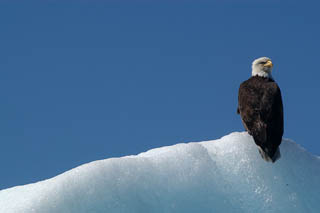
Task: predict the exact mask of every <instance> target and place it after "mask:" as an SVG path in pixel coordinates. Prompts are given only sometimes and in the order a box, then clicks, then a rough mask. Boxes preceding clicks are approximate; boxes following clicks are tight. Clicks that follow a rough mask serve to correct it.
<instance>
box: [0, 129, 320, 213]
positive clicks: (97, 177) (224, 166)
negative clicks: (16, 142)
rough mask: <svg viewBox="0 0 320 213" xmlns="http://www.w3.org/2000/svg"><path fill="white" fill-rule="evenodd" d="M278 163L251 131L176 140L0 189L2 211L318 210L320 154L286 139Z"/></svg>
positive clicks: (38, 212)
mask: <svg viewBox="0 0 320 213" xmlns="http://www.w3.org/2000/svg"><path fill="white" fill-rule="evenodd" d="M280 150H281V158H280V159H279V160H278V161H277V162H276V163H274V164H273V163H268V162H265V161H264V160H262V158H261V157H260V155H259V153H258V150H257V147H256V146H255V144H254V142H253V140H252V138H251V137H250V136H249V135H248V134H247V133H245V132H241V133H239V132H235V133H231V134H230V135H227V136H225V137H223V138H221V139H218V140H214V141H206V142H197V143H186V144H184V143H182V144H177V145H174V146H168V147H162V148H157V149H153V150H150V151H147V152H145V153H141V154H139V155H137V156H126V157H122V158H111V159H106V160H100V161H94V162H91V163H88V164H85V165H81V166H79V167H77V168H75V169H72V170H69V171H67V172H65V173H63V174H61V175H58V176H56V177H53V178H51V179H48V180H45V181H41V182H38V183H34V184H29V185H24V186H17V187H13V188H9V189H5V190H2V191H0V212H5V213H29V212H32V213H34V212H36V213H56V212H59V213H82V212H83V213H84V212H85V213H88V212H94V213H99V212H101V213H102V212H103V213H104V212H108V213H109V212H121V213H124V212H130V213H134V212H139V213H145V212H146V213H150V212H152V213H157V212H184V213H185V212H202V213H204V212H318V211H319V209H320V195H319V194H320V181H319V180H320V158H319V157H317V156H313V155H311V154H310V153H308V152H307V151H306V150H304V149H303V148H301V147H300V146H299V145H298V144H296V143H295V142H293V141H291V140H288V139H284V140H283V142H282V144H281V147H280Z"/></svg>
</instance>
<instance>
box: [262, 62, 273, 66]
mask: <svg viewBox="0 0 320 213" xmlns="http://www.w3.org/2000/svg"><path fill="white" fill-rule="evenodd" d="M263 66H264V67H273V64H272V61H267V63H265V64H264V65H263Z"/></svg>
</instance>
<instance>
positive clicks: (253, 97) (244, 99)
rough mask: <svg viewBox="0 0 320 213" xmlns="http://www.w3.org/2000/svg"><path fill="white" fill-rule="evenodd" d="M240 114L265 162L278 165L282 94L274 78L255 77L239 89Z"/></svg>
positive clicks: (280, 139)
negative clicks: (275, 162) (276, 162)
mask: <svg viewBox="0 0 320 213" xmlns="http://www.w3.org/2000/svg"><path fill="white" fill-rule="evenodd" d="M237 112H238V113H240V115H241V119H242V122H243V125H244V127H245V129H246V130H247V131H248V133H249V134H250V135H252V136H253V139H254V141H255V143H256V144H257V145H258V146H259V147H260V148H261V149H259V151H260V154H261V156H262V158H264V159H265V160H267V161H272V162H274V161H276V160H277V159H278V158H279V157H280V153H279V150H278V147H279V145H280V143H281V141H282V135H283V106H282V98H281V91H280V88H279V87H278V85H277V83H276V82H274V80H273V79H271V78H265V77H260V76H253V77H251V78H249V79H248V80H246V81H244V82H243V83H242V84H241V85H240V88H239V96H238V110H237Z"/></svg>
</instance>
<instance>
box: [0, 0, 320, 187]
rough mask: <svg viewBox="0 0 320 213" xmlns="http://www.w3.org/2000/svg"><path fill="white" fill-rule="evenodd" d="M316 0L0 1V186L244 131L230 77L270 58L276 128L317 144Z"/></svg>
mask: <svg viewBox="0 0 320 213" xmlns="http://www.w3.org/2000/svg"><path fill="white" fill-rule="evenodd" d="M319 6H320V5H319V3H316V2H311V1H310V2H302V1H275V0H274V1H263V0H262V1H251V0H247V1H233V0H228V1H222V0H221V1H171V2H169V1H152V2H148V1H135V2H132V1H131V2H129V1H121V2H116V1H91V2H87V1H78V2H76V1H69V2H67V1H47V2H46V3H43V2H42V3H41V2H40V1H33V2H31V1H30V2H29V3H18V2H15V3H11V2H9V1H7V2H5V1H2V2H1V3H0V27H1V33H0V90H1V92H0V98H1V100H2V101H1V102H0V103H1V105H0V107H1V111H0V116H1V119H0V127H1V131H0V133H1V134H0V140H1V149H0V168H1V176H0V178H1V181H0V189H3V188H8V187H10V186H15V185H21V184H26V183H31V182H35V181H39V180H43V179H46V178H50V177H53V176H55V175H57V174H60V173H62V172H64V171H66V170H69V169H71V168H74V167H76V166H79V165H81V164H83V163H87V162H90V161H93V160H98V159H105V158H110V157H119V156H124V155H131V154H137V153H140V152H142V151H146V150H148V149H151V148H155V147H161V146H166V145H172V144H176V143H180V142H191V141H203V140H211V139H216V138H220V137H222V136H224V135H226V134H228V133H231V132H234V131H243V127H242V124H241V121H240V118H239V116H238V115H237V114H236V107H237V95H238V94H237V93H238V87H239V84H240V83H241V82H242V81H244V80H246V79H247V78H249V77H250V74H251V62H252V61H253V60H254V59H255V58H257V57H260V56H268V57H270V58H271V59H272V60H273V62H274V64H275V66H274V72H273V76H274V78H275V80H276V81H277V82H278V83H279V85H280V87H281V89H282V95H283V100H284V110H285V135H284V137H286V138H291V139H293V140H295V141H296V142H297V143H299V144H301V145H302V146H303V147H305V148H306V149H307V150H308V151H309V152H311V153H313V154H316V155H320V145H319V143H318V142H317V138H318V131H319V124H318V121H319V119H320V116H319V112H318V110H319V108H320V101H319V92H320V86H319V82H318V81H319V77H320V74H319V71H318V69H319V61H320V60H319V49H320V40H319V38H320V28H319V27H318V25H319V18H320V15H319V13H318V9H317V8H319Z"/></svg>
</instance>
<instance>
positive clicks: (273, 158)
mask: <svg viewBox="0 0 320 213" xmlns="http://www.w3.org/2000/svg"><path fill="white" fill-rule="evenodd" d="M258 149H259V153H260V155H261V157H262V158H263V159H264V160H265V161H267V162H272V163H274V162H276V161H277V160H278V159H279V158H280V157H281V154H280V149H279V147H278V148H277V151H276V152H275V153H274V155H273V157H272V158H271V157H270V156H269V155H268V153H266V152H265V151H263V149H262V148H261V147H260V146H258Z"/></svg>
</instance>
